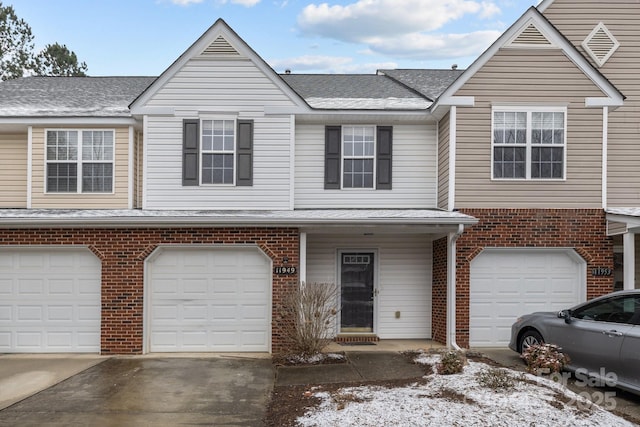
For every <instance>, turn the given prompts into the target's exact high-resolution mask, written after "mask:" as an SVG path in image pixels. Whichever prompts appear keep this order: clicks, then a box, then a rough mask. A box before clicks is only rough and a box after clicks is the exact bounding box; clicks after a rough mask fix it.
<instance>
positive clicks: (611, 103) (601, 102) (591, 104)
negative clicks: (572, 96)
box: [584, 96, 624, 110]
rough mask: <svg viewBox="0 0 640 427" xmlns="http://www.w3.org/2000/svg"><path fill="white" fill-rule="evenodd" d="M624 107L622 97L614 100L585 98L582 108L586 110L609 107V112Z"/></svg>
mask: <svg viewBox="0 0 640 427" xmlns="http://www.w3.org/2000/svg"><path fill="white" fill-rule="evenodd" d="M623 105H624V99H623V97H622V96H619V97H618V98H617V99H616V98H585V99H584V106H585V107H587V108H602V107H610V109H611V110H615V109H617V108H618V107H622V106H623Z"/></svg>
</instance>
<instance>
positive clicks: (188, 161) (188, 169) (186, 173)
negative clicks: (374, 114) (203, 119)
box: [182, 119, 200, 186]
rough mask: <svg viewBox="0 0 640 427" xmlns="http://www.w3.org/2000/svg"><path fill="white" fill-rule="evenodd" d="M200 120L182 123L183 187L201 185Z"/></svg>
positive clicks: (188, 120) (186, 120)
mask: <svg viewBox="0 0 640 427" xmlns="http://www.w3.org/2000/svg"><path fill="white" fill-rule="evenodd" d="M199 142H200V120H197V119H195V120H194V119H185V120H183V121H182V185H184V186H193V185H198V184H199V168H198V158H199V154H200V153H199V149H200V143H199Z"/></svg>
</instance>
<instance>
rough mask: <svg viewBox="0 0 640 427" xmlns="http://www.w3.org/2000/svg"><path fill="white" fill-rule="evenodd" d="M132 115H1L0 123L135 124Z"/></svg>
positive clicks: (36, 124)
mask: <svg viewBox="0 0 640 427" xmlns="http://www.w3.org/2000/svg"><path fill="white" fill-rule="evenodd" d="M136 123H137V122H136V119H135V118H133V117H1V118H0V125H3V124H10V125H13V124H20V125H29V126H38V125H126V126H130V125H135V124H136Z"/></svg>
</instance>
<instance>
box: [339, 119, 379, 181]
mask: <svg viewBox="0 0 640 427" xmlns="http://www.w3.org/2000/svg"><path fill="white" fill-rule="evenodd" d="M342 144H343V150H342V153H343V164H344V167H343V175H342V187H343V188H373V183H374V182H375V180H374V162H375V152H376V150H375V126H344V127H343V128H342Z"/></svg>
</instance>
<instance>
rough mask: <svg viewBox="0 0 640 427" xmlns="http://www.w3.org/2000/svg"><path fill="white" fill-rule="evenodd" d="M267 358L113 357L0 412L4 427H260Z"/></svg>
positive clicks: (269, 383) (267, 387)
mask: <svg viewBox="0 0 640 427" xmlns="http://www.w3.org/2000/svg"><path fill="white" fill-rule="evenodd" d="M273 382H274V369H273V367H272V364H271V360H270V359H266V358H240V357H205V358H190V357H179V358H171V357H162V358H159V357H158V358H149V357H132V358H122V357H116V358H111V359H108V360H105V361H103V362H102V363H99V364H97V365H95V366H93V367H91V368H89V369H87V370H85V371H83V372H81V373H79V374H77V375H74V376H72V377H70V378H69V379H67V380H65V381H62V382H60V383H58V384H56V385H54V386H52V387H50V388H47V389H46V390H43V391H41V392H39V393H37V394H35V395H33V396H31V397H28V398H26V399H25V400H22V401H20V402H18V403H15V404H13V405H12V406H9V407H7V408H5V409H4V410H1V411H0V426H5V425H43V426H69V425H92V426H93V425H96V426H97V425H101V426H102V425H105V426H176V425H216V426H217V425H223V426H224V425H234V426H259V425H262V420H263V417H264V415H265V410H266V405H267V403H268V400H269V394H270V392H271V390H272V388H273Z"/></svg>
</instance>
